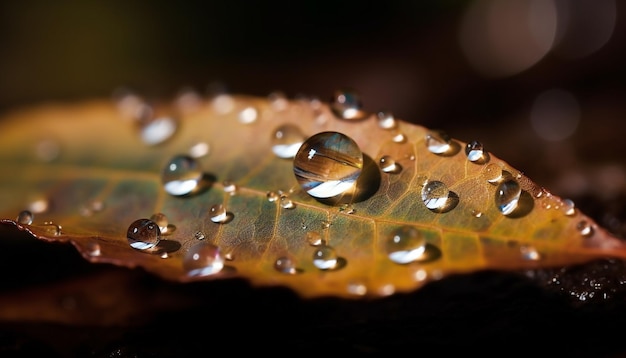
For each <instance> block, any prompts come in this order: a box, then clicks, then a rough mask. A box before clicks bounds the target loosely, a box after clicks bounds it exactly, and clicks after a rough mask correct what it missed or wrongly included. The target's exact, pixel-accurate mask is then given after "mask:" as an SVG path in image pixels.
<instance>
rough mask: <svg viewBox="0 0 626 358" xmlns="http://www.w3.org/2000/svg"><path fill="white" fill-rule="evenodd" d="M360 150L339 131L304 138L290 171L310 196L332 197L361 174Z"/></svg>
mask: <svg viewBox="0 0 626 358" xmlns="http://www.w3.org/2000/svg"><path fill="white" fill-rule="evenodd" d="M362 168H363V153H362V152H361V149H360V148H359V146H358V145H357V144H356V142H355V141H354V140H353V139H352V138H350V137H348V136H346V135H345V134H342V133H338V132H321V133H318V134H315V135H313V136H312V137H310V138H309V139H307V140H306V141H305V142H304V143H303V144H302V146H301V147H300V149H299V150H298V153H297V154H296V157H295V159H294V162H293V170H294V174H295V175H296V179H297V180H298V183H299V184H300V185H301V186H302V188H303V189H304V190H305V191H306V192H307V193H308V194H309V195H311V196H313V197H316V198H332V197H335V196H338V195H341V194H343V193H345V192H347V191H348V190H350V189H352V188H353V187H354V185H355V184H356V181H357V179H358V178H359V176H360V175H361V170H362Z"/></svg>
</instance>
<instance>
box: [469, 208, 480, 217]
mask: <svg viewBox="0 0 626 358" xmlns="http://www.w3.org/2000/svg"><path fill="white" fill-rule="evenodd" d="M470 213H471V214H472V216H473V217H475V218H479V217H481V216H483V212H482V211H480V210H476V209H472V210H471V211H470Z"/></svg>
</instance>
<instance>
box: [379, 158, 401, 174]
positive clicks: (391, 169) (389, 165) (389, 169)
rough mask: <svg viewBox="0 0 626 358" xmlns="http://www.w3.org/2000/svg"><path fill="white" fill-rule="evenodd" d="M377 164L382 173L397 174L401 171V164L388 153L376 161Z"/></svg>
mask: <svg viewBox="0 0 626 358" xmlns="http://www.w3.org/2000/svg"><path fill="white" fill-rule="evenodd" d="M378 166H379V167H380V170H382V171H383V172H384V173H389V174H398V173H400V172H401V171H402V166H401V165H400V164H399V163H397V162H396V161H395V160H394V159H393V158H392V157H391V156H389V155H383V156H382V157H381V158H380V160H379V161H378Z"/></svg>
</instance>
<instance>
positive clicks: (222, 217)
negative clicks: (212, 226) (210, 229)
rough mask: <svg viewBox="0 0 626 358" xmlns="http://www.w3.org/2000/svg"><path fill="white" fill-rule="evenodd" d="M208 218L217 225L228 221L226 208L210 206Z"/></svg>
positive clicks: (219, 205)
mask: <svg viewBox="0 0 626 358" xmlns="http://www.w3.org/2000/svg"><path fill="white" fill-rule="evenodd" d="M209 217H210V218H211V221H213V222H214V223H218V224H223V223H225V222H226V221H227V220H228V215H227V212H226V208H225V207H224V205H222V204H215V205H211V207H210V208H209Z"/></svg>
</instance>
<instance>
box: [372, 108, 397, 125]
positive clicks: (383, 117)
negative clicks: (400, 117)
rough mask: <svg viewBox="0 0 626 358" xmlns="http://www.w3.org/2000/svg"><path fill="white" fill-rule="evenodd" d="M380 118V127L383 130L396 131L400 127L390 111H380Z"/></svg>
mask: <svg viewBox="0 0 626 358" xmlns="http://www.w3.org/2000/svg"><path fill="white" fill-rule="evenodd" d="M376 116H377V117H378V126H379V127H380V128H382V129H394V128H396V127H398V122H397V121H396V117H395V116H394V115H393V113H391V112H389V111H380V112H378V113H377V114H376Z"/></svg>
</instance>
